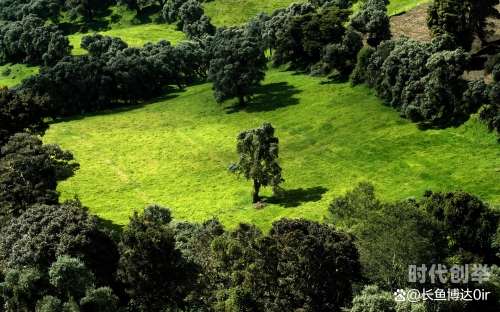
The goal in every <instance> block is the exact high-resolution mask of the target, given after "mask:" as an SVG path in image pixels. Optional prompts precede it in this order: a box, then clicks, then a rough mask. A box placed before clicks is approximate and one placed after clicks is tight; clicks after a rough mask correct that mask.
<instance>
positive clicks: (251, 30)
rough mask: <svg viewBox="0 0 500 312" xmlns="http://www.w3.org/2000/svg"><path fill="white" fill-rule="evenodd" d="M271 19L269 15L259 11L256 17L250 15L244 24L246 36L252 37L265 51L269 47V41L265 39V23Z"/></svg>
mask: <svg viewBox="0 0 500 312" xmlns="http://www.w3.org/2000/svg"><path fill="white" fill-rule="evenodd" d="M270 19H271V16H270V15H269V14H267V13H266V12H264V11H259V13H257V16H256V17H251V18H250V19H249V20H248V22H247V23H246V24H245V30H246V34H247V36H248V37H251V38H253V39H254V40H256V41H257V42H259V45H260V47H261V50H263V51H265V50H266V49H267V48H269V42H268V41H267V40H266V32H267V29H266V23H267V22H268V21H269V20H270Z"/></svg>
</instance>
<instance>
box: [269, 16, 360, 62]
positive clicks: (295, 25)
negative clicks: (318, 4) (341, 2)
mask: <svg viewBox="0 0 500 312" xmlns="http://www.w3.org/2000/svg"><path fill="white" fill-rule="evenodd" d="M349 14H350V11H348V10H342V9H339V8H338V7H330V8H327V9H325V10H322V11H321V13H309V14H306V15H303V16H297V17H294V18H292V19H291V20H290V22H289V25H288V27H287V28H286V30H285V31H284V33H283V35H282V36H281V37H279V38H278V39H277V43H276V49H275V53H274V55H273V61H274V64H275V65H280V64H284V63H286V62H289V61H291V62H292V63H295V64H308V63H312V62H317V61H319V60H320V57H321V52H322V50H323V47H324V46H325V45H327V44H329V43H341V42H342V38H343V36H344V34H345V31H346V29H345V27H344V23H346V22H347V20H348V18H349ZM356 53H357V51H356Z"/></svg>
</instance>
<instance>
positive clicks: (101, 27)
mask: <svg viewBox="0 0 500 312" xmlns="http://www.w3.org/2000/svg"><path fill="white" fill-rule="evenodd" d="M159 11H160V7H158V6H156V7H152V8H145V9H143V11H142V12H141V14H139V15H137V14H136V12H135V11H126V10H125V9H124V8H123V7H111V8H110V9H109V10H108V11H107V12H105V13H103V14H104V15H106V16H102V17H97V18H96V19H95V21H94V22H92V23H84V22H83V21H82V20H81V19H79V20H77V21H76V22H73V23H69V22H68V20H67V19H66V18H63V19H62V20H61V24H60V27H61V28H62V29H63V30H64V31H65V34H66V35H67V36H68V38H69V41H70V44H71V45H73V51H72V54H73V55H80V54H85V53H86V51H85V50H84V49H82V48H80V42H81V40H82V37H83V36H85V35H91V34H93V33H100V34H102V35H106V36H111V37H120V38H122V40H123V41H125V42H127V43H128V45H129V46H142V45H144V44H145V43H146V42H148V41H151V42H156V41H158V40H160V39H166V40H169V41H170V42H171V43H172V44H177V43H179V42H181V41H183V40H187V38H186V35H184V33H183V32H182V31H178V30H177V28H176V25H175V24H165V23H163V24H156V23H154V22H153V21H154V20H155V19H156V18H157V17H158V15H159V13H158V12H159Z"/></svg>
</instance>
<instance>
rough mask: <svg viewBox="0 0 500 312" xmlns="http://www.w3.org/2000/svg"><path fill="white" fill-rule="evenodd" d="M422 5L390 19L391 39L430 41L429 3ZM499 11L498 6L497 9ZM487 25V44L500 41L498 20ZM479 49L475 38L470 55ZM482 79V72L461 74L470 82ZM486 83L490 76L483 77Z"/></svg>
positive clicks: (479, 44) (491, 20)
mask: <svg viewBox="0 0 500 312" xmlns="http://www.w3.org/2000/svg"><path fill="white" fill-rule="evenodd" d="M431 2H432V1H430V2H427V3H423V4H420V5H419V6H417V7H415V8H413V9H411V10H409V11H407V12H405V13H404V14H400V15H397V16H392V17H391V31H392V36H393V38H398V37H399V36H401V35H405V36H407V37H410V38H412V39H417V40H419V41H430V40H431V37H430V35H429V29H428V28H427V23H426V20H425V19H426V17H427V8H428V7H429V4H430V3H431ZM497 8H498V9H500V6H498V7H497ZM488 23H489V33H488V35H487V40H488V41H489V42H491V41H494V40H500V20H498V19H488ZM480 48H481V41H480V40H479V38H476V40H474V42H473V44H472V49H471V51H470V52H471V53H476V52H477V51H479V49H480ZM478 77H484V73H483V71H482V70H480V71H470V72H465V73H464V74H463V78H464V79H465V80H467V81H470V80H472V79H474V78H478ZM484 78H485V81H486V82H491V81H492V78H491V75H488V76H487V77H484Z"/></svg>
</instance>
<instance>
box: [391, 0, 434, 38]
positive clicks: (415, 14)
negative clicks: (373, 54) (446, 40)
mask: <svg viewBox="0 0 500 312" xmlns="http://www.w3.org/2000/svg"><path fill="white" fill-rule="evenodd" d="M429 3H430V2H427V3H422V4H420V5H419V6H417V7H415V8H413V9H411V10H409V11H407V12H406V13H404V14H400V15H397V16H392V17H391V31H392V37H393V38H398V37H399V36H401V35H405V36H407V37H410V38H412V39H417V40H420V41H429V40H431V37H430V36H429V29H428V28H427V23H426V22H425V18H426V16H427V8H428V7H429Z"/></svg>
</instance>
